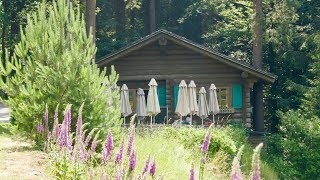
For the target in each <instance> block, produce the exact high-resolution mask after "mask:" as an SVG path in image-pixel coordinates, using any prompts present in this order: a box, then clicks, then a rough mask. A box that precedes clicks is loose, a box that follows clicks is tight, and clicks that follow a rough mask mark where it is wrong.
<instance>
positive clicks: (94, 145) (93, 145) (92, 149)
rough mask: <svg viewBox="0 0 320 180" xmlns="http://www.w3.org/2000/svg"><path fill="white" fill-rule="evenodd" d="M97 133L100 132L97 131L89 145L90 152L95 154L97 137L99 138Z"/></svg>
mask: <svg viewBox="0 0 320 180" xmlns="http://www.w3.org/2000/svg"><path fill="white" fill-rule="evenodd" d="M99 133H100V131H98V133H97V134H96V135H95V136H94V139H93V141H92V143H91V152H95V151H96V148H97V145H98V137H99Z"/></svg>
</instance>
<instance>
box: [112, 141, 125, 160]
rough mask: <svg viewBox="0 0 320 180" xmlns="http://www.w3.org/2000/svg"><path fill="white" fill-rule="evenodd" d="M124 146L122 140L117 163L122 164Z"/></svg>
mask: <svg viewBox="0 0 320 180" xmlns="http://www.w3.org/2000/svg"><path fill="white" fill-rule="evenodd" d="M123 147H124V141H123V140H122V143H121V145H120V148H119V151H118V153H117V155H116V159H115V161H114V162H115V164H121V161H122V156H123Z"/></svg>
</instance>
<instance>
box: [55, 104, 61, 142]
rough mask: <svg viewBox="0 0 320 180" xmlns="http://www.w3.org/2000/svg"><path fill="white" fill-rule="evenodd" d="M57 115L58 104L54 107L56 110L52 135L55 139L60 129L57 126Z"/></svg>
mask: <svg viewBox="0 0 320 180" xmlns="http://www.w3.org/2000/svg"><path fill="white" fill-rule="evenodd" d="M58 115H59V112H58V106H57V107H56V110H55V112H54V117H53V119H54V123H53V135H54V137H55V139H58V136H59V131H60V127H59V120H58Z"/></svg>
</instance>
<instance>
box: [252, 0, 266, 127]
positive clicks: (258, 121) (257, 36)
mask: <svg viewBox="0 0 320 180" xmlns="http://www.w3.org/2000/svg"><path fill="white" fill-rule="evenodd" d="M253 8H254V12H255V15H254V27H253V29H254V35H253V52H252V53H253V62H252V64H253V66H254V67H255V68H257V69H262V37H263V32H262V19H263V12H262V0H253ZM253 101H254V102H253V107H254V113H253V121H254V123H253V124H254V125H253V127H254V129H255V130H256V131H260V132H263V131H264V113H263V83H262V82H260V81H259V82H257V83H256V84H255V85H254V87H253Z"/></svg>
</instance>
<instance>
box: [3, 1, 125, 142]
mask: <svg viewBox="0 0 320 180" xmlns="http://www.w3.org/2000/svg"><path fill="white" fill-rule="evenodd" d="M92 38H93V37H92V34H91V33H89V35H87V33H86V27H85V22H84V17H83V15H82V14H81V13H80V10H79V7H77V8H75V7H74V6H73V4H72V3H71V2H70V1H69V0H58V1H54V2H52V4H51V5H49V4H47V3H45V2H43V3H40V4H39V5H38V11H37V12H33V13H31V14H28V15H27V25H26V27H25V29H24V30H22V29H21V41H20V42H19V43H18V44H17V45H16V46H15V50H14V54H13V56H12V58H9V57H8V55H7V57H6V65H5V66H4V65H2V64H1V73H2V75H3V76H4V78H3V79H0V88H1V89H2V90H3V91H4V92H5V93H6V94H7V95H8V96H9V98H8V99H7V100H3V101H4V102H5V104H7V105H8V106H9V107H10V108H11V116H12V117H13V119H14V122H15V123H16V124H17V125H18V127H19V128H20V129H21V130H23V131H24V132H27V134H28V135H30V136H31V137H32V135H34V132H35V127H36V125H37V124H38V123H39V121H42V119H43V112H44V109H45V105H46V104H48V107H49V112H54V108H55V107H56V105H57V104H59V105H60V107H61V108H62V107H65V105H66V104H68V103H70V104H72V108H74V109H79V107H80V106H81V104H82V103H83V102H84V108H83V116H84V117H83V119H84V122H90V125H91V127H93V126H95V127H97V126H102V125H103V126H109V127H110V126H111V125H112V124H113V125H114V124H117V123H120V121H119V119H120V112H119V108H118V107H119V100H118V99H119V92H118V90H117V89H114V87H115V84H116V82H117V79H118V75H117V74H116V72H115V70H114V68H112V69H111V71H110V72H108V74H110V75H109V76H106V75H107V71H106V69H103V70H100V69H99V68H98V67H97V65H96V64H95V63H94V61H93V59H92V58H93V57H94V55H95V52H96V47H95V45H94V42H93V40H92ZM6 54H8V53H6ZM61 111H62V109H61ZM50 116H52V115H50ZM72 116H73V117H77V114H76V113H75V114H73V115H72ZM74 122H75V121H74ZM73 127H74V126H73Z"/></svg>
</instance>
